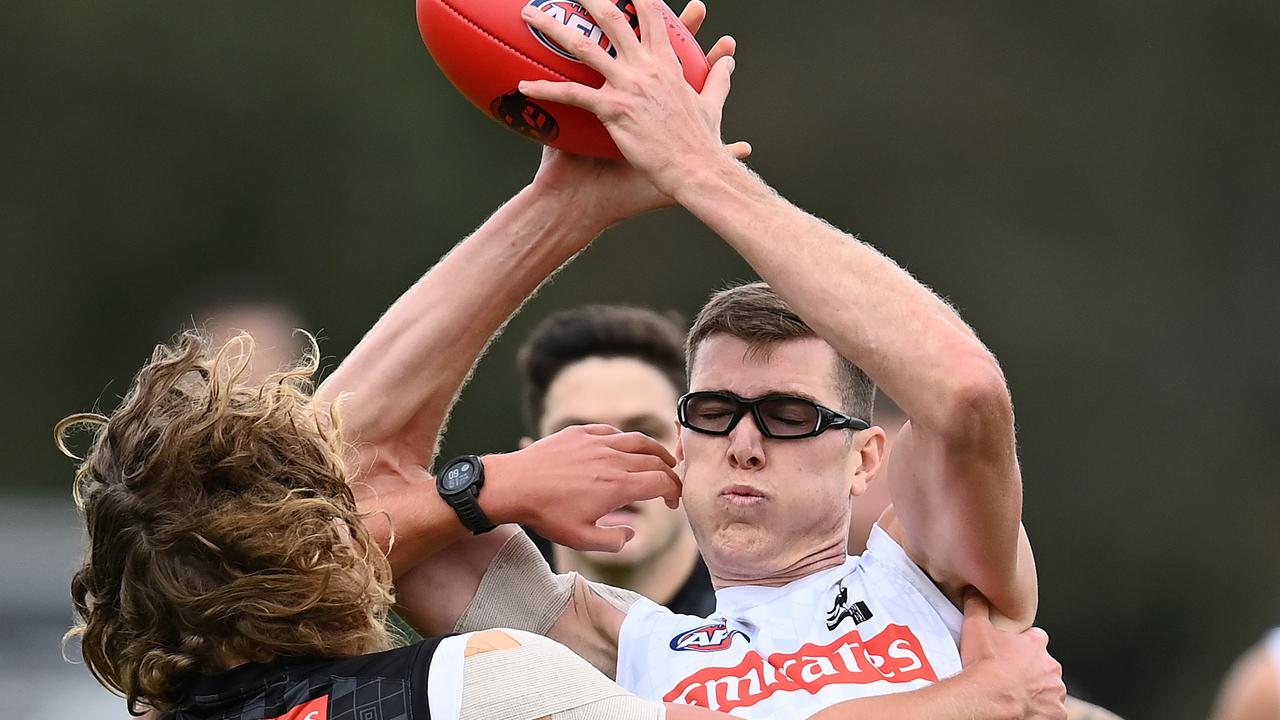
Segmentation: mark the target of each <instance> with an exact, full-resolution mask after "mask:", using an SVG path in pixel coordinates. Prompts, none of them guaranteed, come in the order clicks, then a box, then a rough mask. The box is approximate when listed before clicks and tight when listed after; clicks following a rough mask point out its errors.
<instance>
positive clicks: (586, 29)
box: [529, 0, 640, 62]
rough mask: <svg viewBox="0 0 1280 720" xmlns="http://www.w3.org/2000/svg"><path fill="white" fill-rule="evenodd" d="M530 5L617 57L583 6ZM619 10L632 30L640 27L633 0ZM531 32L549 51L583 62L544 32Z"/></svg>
mask: <svg viewBox="0 0 1280 720" xmlns="http://www.w3.org/2000/svg"><path fill="white" fill-rule="evenodd" d="M529 5H530V6H532V7H535V8H537V9H539V10H541V11H542V12H544V13H546V14H548V15H550V16H551V17H553V18H555V19H556V20H559V21H560V24H562V25H565V26H567V27H569V28H572V29H574V30H577V31H578V32H581V33H582V34H583V35H586V36H587V37H589V38H591V40H592V41H594V42H595V43H596V44H597V45H599V46H600V48H601V49H602V50H604V51H605V52H607V53H609V54H610V55H612V56H614V57H617V54H618V51H617V50H616V49H615V48H614V47H613V43H611V42H610V41H609V37H608V36H607V35H605V34H604V30H602V29H601V28H600V26H599V25H596V21H595V20H593V19H591V15H590V14H589V13H588V12H587V9H586V8H584V7H582V5H581V4H579V3H576V2H574V1H573V0H530V2H529ZM618 9H620V10H622V11H623V12H624V13H626V15H627V20H629V21H630V22H631V27H632V28H638V27H639V26H640V20H639V17H638V16H637V15H636V14H635V10H634V6H633V5H632V2H631V0H620V1H619V2H618ZM529 31H530V32H532V33H533V36H534V37H536V38H538V42H540V43H542V44H543V45H546V46H547V48H548V49H550V50H551V51H552V52H554V53H555V54H557V55H559V56H560V57H563V58H568V59H569V60H572V61H574V62H581V61H580V60H578V58H576V57H574V56H573V54H572V53H570V52H569V51H568V50H565V49H564V48H562V47H560V45H559V44H558V43H556V42H555V41H554V40H552V39H551V38H549V37H547V36H546V35H544V34H542V31H540V30H538V29H537V28H534V27H530V28H529Z"/></svg>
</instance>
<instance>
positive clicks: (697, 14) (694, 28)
mask: <svg viewBox="0 0 1280 720" xmlns="http://www.w3.org/2000/svg"><path fill="white" fill-rule="evenodd" d="M706 19H707V5H706V3H704V2H702V0H689V4H688V5H685V6H684V10H683V11H681V12H680V22H681V23H684V26H685V29H687V30H688V31H689V34H690V35H697V34H698V31H699V30H701V29H702V23H703V22H705V21H706Z"/></svg>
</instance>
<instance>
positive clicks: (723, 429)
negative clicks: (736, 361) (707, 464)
mask: <svg viewBox="0 0 1280 720" xmlns="http://www.w3.org/2000/svg"><path fill="white" fill-rule="evenodd" d="M748 412H750V413H751V416H752V417H753V418H755V421H756V427H757V428H760V433H761V434H762V435H764V436H765V437H767V438H773V439H775V440H798V439H800V438H808V437H813V436H815V435H821V434H822V433H824V432H826V431H828V430H831V429H833V428H834V429H836V430H844V429H851V430H866V429H867V428H869V427H871V424H870V423H868V422H867V421H865V420H860V419H858V418H856V417H850V416H848V415H845V414H843V413H838V412H836V411H835V410H832V409H831V408H827V407H823V406H821V405H819V404H817V403H815V402H813V401H812V400H807V399H805V398H802V397H796V396H794V395H766V396H764V397H759V398H755V399H751V400H748V399H746V398H740V397H738V396H737V395H734V394H733V393H731V392H721V391H702V392H691V393H687V394H685V395H684V396H682V397H681V398H680V403H679V405H678V406H677V413H678V416H679V418H680V424H681V425H683V426H684V427H687V428H689V429H690V430H693V431H694V432H700V433H705V434H707V435H728V434H729V433H730V432H732V431H733V429H734V428H735V427H737V426H738V422H739V421H740V420H742V418H743V416H744V415H746V414H747V413H748Z"/></svg>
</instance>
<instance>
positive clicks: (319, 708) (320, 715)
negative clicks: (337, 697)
mask: <svg viewBox="0 0 1280 720" xmlns="http://www.w3.org/2000/svg"><path fill="white" fill-rule="evenodd" d="M268 720H329V696H328V695H322V696H320V697H318V698H316V699H315V700H312V701H310V702H307V703H304V704H302V705H299V706H297V707H294V708H290V709H289V711H288V712H286V713H285V714H283V715H281V716H280V717H274V718H268Z"/></svg>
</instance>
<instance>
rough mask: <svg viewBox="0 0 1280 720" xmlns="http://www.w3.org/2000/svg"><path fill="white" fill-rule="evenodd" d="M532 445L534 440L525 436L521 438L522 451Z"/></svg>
mask: <svg viewBox="0 0 1280 720" xmlns="http://www.w3.org/2000/svg"><path fill="white" fill-rule="evenodd" d="M532 444H533V438H531V437H529V436H528V435H525V436H524V437H522V438H520V449H521V450H523V449H525V448H527V447H529V446H530V445H532Z"/></svg>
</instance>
